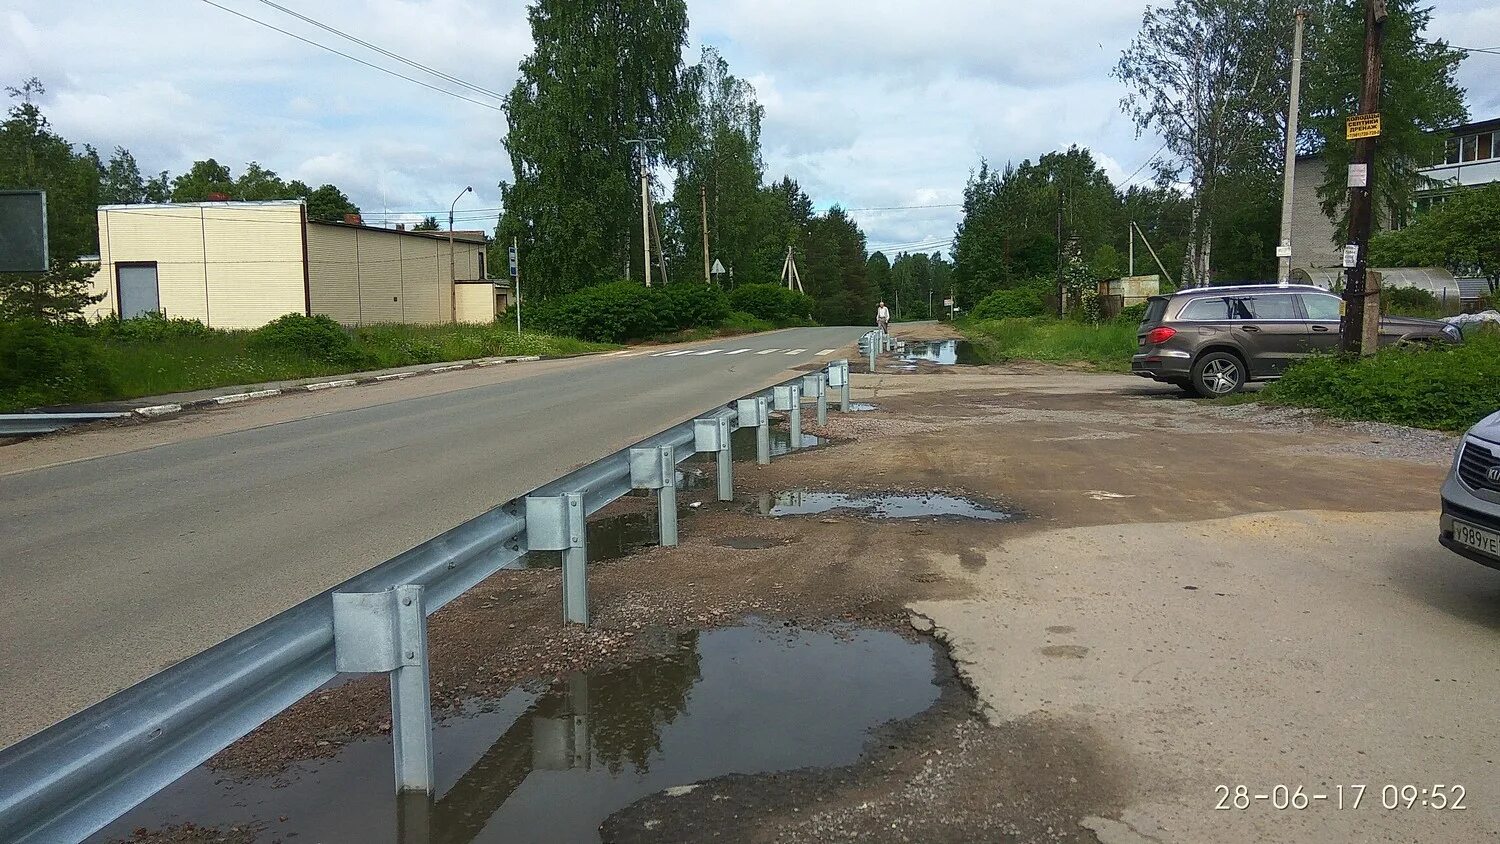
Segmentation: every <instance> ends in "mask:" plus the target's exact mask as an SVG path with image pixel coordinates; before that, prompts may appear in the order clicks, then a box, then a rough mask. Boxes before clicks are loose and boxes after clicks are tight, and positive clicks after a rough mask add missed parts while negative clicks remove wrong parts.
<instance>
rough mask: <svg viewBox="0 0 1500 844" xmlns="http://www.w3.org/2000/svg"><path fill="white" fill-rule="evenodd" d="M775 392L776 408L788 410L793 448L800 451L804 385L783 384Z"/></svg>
mask: <svg viewBox="0 0 1500 844" xmlns="http://www.w3.org/2000/svg"><path fill="white" fill-rule="evenodd" d="M774 393H775V397H776V409H777V410H780V411H785V412H786V414H787V420H788V424H789V426H790V427H791V432H792V442H791V450H792V451H798V450H800V449H801V448H802V385H801V384H783V385H782V386H780V387H777V388H776V389H775V391H774Z"/></svg>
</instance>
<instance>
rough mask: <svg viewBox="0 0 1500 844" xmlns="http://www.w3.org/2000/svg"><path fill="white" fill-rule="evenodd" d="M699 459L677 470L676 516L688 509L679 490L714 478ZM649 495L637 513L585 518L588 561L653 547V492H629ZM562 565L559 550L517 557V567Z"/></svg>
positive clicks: (656, 531) (656, 530) (656, 528)
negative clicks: (641, 509) (647, 504)
mask: <svg viewBox="0 0 1500 844" xmlns="http://www.w3.org/2000/svg"><path fill="white" fill-rule="evenodd" d="M701 463H702V461H690V462H689V463H688V464H685V465H683V466H681V467H679V468H678V470H677V493H678V507H677V520H678V524H681V522H682V519H683V518H684V517H686V516H687V514H688V513H690V512H692V506H691V504H690V502H689V501H687V499H686V498H685V497H684V496H683V493H686V492H692V491H696V490H700V489H704V488H706V487H710V486H712V485H713V484H714V483H715V480H714V479H713V478H711V477H709V476H708V475H707V472H710V471H712V470H713V466H712V464H708V466H707V468H706V469H705V468H704V466H703V465H695V464H701ZM631 494H632V495H640V496H643V497H650V498H651V500H652V502H653V503H652V504H651V505H650V506H649V507H648V508H647V509H646V510H645V511H644V512H639V513H619V514H616V515H612V516H594V517H592V518H590V519H589V520H588V525H587V534H586V545H587V550H588V555H589V562H590V563H602V562H605V561H607V560H618V559H622V558H624V557H628V556H630V555H632V554H636V553H639V552H641V551H644V550H645V549H647V548H652V547H655V546H656V545H657V544H658V541H659V540H660V538H661V526H660V524H659V519H658V516H657V513H656V508H655V503H654V501H655V498H654V496H655V493H654V492H653V493H631ZM561 566H562V553H561V552H559V551H532V552H530V553H527V554H526V555H525V556H523V557H521V567H522V568H528V569H554V568H560V567H561Z"/></svg>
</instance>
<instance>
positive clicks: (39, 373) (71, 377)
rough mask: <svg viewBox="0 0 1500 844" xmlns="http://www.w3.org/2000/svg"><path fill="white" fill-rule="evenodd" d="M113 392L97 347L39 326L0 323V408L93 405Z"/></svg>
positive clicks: (83, 340) (30, 322) (24, 323)
mask: <svg viewBox="0 0 1500 844" xmlns="http://www.w3.org/2000/svg"><path fill="white" fill-rule="evenodd" d="M113 390H114V379H113V378H112V377H111V376H110V373H109V370H108V369H107V368H106V367H105V366H104V363H103V361H101V360H100V358H99V352H98V347H97V345H96V344H95V343H93V342H90V341H89V340H87V339H84V338H81V337H75V336H72V335H71V334H69V333H67V332H66V331H64V330H61V329H59V328H57V327H54V326H50V325H47V324H45V323H42V322H34V321H30V320H22V321H16V322H0V407H4V408H8V409H21V408H26V407H34V406H36V405H48V404H68V403H72V402H85V401H97V400H99V399H103V398H108V397H109V396H110V395H111V393H112V392H113Z"/></svg>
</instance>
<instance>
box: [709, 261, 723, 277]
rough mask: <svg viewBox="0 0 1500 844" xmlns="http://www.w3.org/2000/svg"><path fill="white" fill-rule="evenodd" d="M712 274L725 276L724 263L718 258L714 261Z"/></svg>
mask: <svg viewBox="0 0 1500 844" xmlns="http://www.w3.org/2000/svg"><path fill="white" fill-rule="evenodd" d="M710 272H711V273H712V274H713V275H723V274H724V262H723V261H720V260H719V259H718V258H715V259H714V266H713V269H712V270H710Z"/></svg>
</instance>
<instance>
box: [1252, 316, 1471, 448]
mask: <svg viewBox="0 0 1500 844" xmlns="http://www.w3.org/2000/svg"><path fill="white" fill-rule="evenodd" d="M1262 396H1263V397H1264V400H1265V401H1268V402H1271V403H1273V404H1291V405H1298V406H1302V407H1316V408H1320V409H1322V410H1326V411H1328V412H1329V413H1332V414H1333V415H1335V416H1341V417H1344V418H1348V419H1369V420H1373V421H1376V422H1391V423H1394V424H1397V425H1412V426H1416V427H1419V428H1435V429H1438V430H1444V431H1461V430H1464V429H1466V428H1468V427H1469V426H1471V425H1473V424H1474V423H1475V422H1478V421H1479V420H1480V419H1482V418H1484V417H1485V416H1487V415H1489V414H1491V413H1494V412H1495V409H1496V402H1497V398H1496V397H1497V396H1500V333H1495V332H1480V333H1476V334H1473V335H1471V336H1470V337H1469V339H1468V340H1466V341H1465V342H1464V343H1462V344H1460V345H1456V346H1450V345H1441V346H1433V347H1431V348H1420V347H1419V348H1387V349H1382V350H1381V351H1380V352H1379V353H1377V354H1375V355H1373V356H1371V357H1367V358H1361V359H1357V360H1353V359H1348V358H1342V357H1333V356H1320V357H1315V358H1312V359H1309V360H1306V361H1304V362H1302V363H1298V364H1297V365H1295V366H1293V367H1292V368H1291V369H1289V370H1287V372H1286V374H1285V375H1284V376H1283V377H1282V378H1281V380H1280V381H1277V382H1276V383H1274V384H1271V385H1270V386H1268V387H1266V389H1265V390H1264V391H1263V392H1262Z"/></svg>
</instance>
